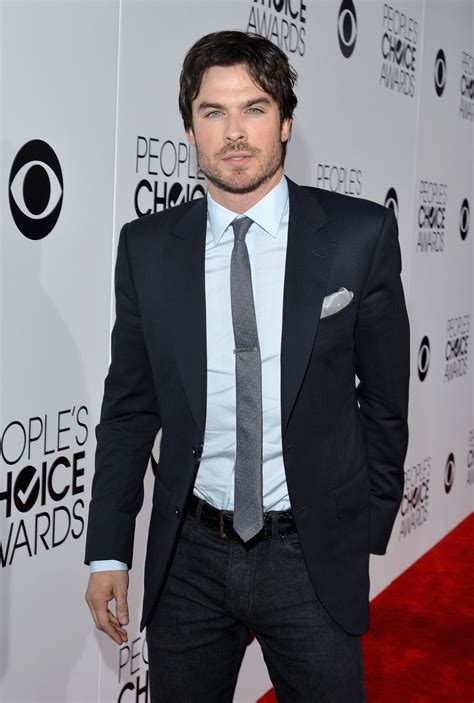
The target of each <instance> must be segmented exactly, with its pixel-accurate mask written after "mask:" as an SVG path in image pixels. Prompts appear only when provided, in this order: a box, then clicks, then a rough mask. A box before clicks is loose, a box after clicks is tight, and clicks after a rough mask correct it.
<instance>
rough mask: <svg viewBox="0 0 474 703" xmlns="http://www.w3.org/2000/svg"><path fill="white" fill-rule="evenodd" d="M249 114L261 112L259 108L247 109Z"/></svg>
mask: <svg viewBox="0 0 474 703" xmlns="http://www.w3.org/2000/svg"><path fill="white" fill-rule="evenodd" d="M249 112H253V113H258V112H263V110H261V109H260V108H259V107H249Z"/></svg>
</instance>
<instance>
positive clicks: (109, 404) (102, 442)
mask: <svg viewBox="0 0 474 703" xmlns="http://www.w3.org/2000/svg"><path fill="white" fill-rule="evenodd" d="M115 307H116V318H115V323H114V326H113V329H112V335H111V361H110V366H109V370H108V373H107V376H106V379H105V383H104V396H103V401H102V408H101V413H100V421H99V424H98V425H97V426H96V428H95V435H96V439H97V447H96V453H95V472H94V479H93V482H92V496H91V502H90V505H89V520H88V527H87V539H86V555H85V563H86V564H89V563H90V561H95V560H102V559H115V560H118V561H122V562H124V563H126V564H128V566H129V567H130V566H131V565H132V554H133V538H134V532H135V519H136V516H137V514H138V512H139V511H140V508H141V506H142V503H143V479H144V475H145V471H146V468H147V465H148V460H149V457H150V453H151V450H152V448H153V443H154V440H155V437H156V434H157V432H158V430H159V429H160V427H161V420H160V410H159V405H158V398H157V395H156V391H155V384H154V380H153V376H152V371H151V367H150V360H149V358H148V353H147V349H146V346H145V340H144V336H143V329H142V324H141V318H140V310H139V306H138V302H137V296H136V294H135V289H134V285H133V280H132V275H131V271H130V266H129V259H128V247H127V225H126V224H125V225H124V226H123V227H122V230H121V232H120V237H119V243H118V249H117V258H116V264H115Z"/></svg>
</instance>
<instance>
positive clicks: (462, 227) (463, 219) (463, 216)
mask: <svg viewBox="0 0 474 703" xmlns="http://www.w3.org/2000/svg"><path fill="white" fill-rule="evenodd" d="M468 232H469V201H468V199H467V198H464V200H463V201H462V205H461V211H460V213H459V234H460V235H461V239H462V240H463V241H464V240H465V239H466V237H467V233H468Z"/></svg>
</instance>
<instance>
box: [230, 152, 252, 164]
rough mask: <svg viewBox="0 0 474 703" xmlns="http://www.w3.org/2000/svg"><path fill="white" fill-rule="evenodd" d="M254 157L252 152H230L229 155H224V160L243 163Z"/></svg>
mask: <svg viewBox="0 0 474 703" xmlns="http://www.w3.org/2000/svg"><path fill="white" fill-rule="evenodd" d="M250 158H252V154H229V156H224V161H230V162H231V163H242V162H244V161H248V159H250Z"/></svg>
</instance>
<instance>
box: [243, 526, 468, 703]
mask: <svg viewBox="0 0 474 703" xmlns="http://www.w3.org/2000/svg"><path fill="white" fill-rule="evenodd" d="M473 536H474V515H471V516H470V517H468V518H466V519H465V520H464V521H463V522H462V523H460V524H459V525H458V526H457V527H456V528H455V529H454V530H452V531H451V532H450V533H449V534H448V535H446V537H445V538H444V539H442V540H441V541H440V542H438V544H436V545H435V546H434V547H433V548H432V549H430V551H429V552H427V553H426V554H425V555H424V556H423V557H422V558H421V559H419V560H418V561H417V562H416V563H415V564H413V566H411V567H410V568H409V569H407V570H406V571H405V572H404V573H403V574H401V576H399V577H398V578H397V579H395V581H394V582H393V583H392V584H390V586H389V587H388V588H386V589H385V590H384V591H383V592H382V593H380V595H378V596H377V598H375V599H374V600H373V601H371V603H370V630H369V632H368V634H367V635H364V637H363V638H362V646H363V651H364V667H365V679H366V689H367V703H441V702H442V703H472V702H473V701H474V656H473V654H474V648H473V645H472V642H473V638H474V603H473V597H472V589H473V576H474V569H473V553H472V544H473V542H474V539H473ZM257 703H277V699H276V696H275V694H274V691H273V690H271V691H268V693H267V694H265V695H264V696H263V697H261V698H259V700H258V701H257Z"/></svg>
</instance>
